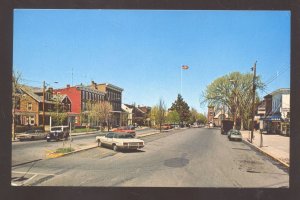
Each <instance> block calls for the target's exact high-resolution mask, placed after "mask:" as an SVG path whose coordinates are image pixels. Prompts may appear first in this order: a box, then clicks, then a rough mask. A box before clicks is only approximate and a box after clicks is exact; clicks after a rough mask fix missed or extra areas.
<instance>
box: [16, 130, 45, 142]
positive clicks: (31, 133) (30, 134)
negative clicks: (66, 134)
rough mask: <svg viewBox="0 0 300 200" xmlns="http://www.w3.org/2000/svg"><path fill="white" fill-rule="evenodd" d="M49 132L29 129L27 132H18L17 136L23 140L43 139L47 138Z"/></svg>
mask: <svg viewBox="0 0 300 200" xmlns="http://www.w3.org/2000/svg"><path fill="white" fill-rule="evenodd" d="M46 135H47V133H46V132H44V131H43V130H28V131H26V132H25V133H17V134H16V138H17V139H19V140H20V141H23V140H41V139H45V138H46Z"/></svg>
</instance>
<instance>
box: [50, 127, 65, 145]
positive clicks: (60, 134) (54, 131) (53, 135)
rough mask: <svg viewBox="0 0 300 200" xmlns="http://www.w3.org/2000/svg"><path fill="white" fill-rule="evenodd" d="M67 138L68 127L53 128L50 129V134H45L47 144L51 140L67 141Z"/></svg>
mask: <svg viewBox="0 0 300 200" xmlns="http://www.w3.org/2000/svg"><path fill="white" fill-rule="evenodd" d="M68 138H69V127H68V126H53V127H51V130H50V133H48V134H47V137H46V139H47V142H50V141H51V140H55V141H58V140H67V139H68Z"/></svg>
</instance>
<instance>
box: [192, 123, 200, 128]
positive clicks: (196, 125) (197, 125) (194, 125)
mask: <svg viewBox="0 0 300 200" xmlns="http://www.w3.org/2000/svg"><path fill="white" fill-rule="evenodd" d="M191 127H192V128H200V127H201V126H200V125H199V124H193V125H192V126H191Z"/></svg>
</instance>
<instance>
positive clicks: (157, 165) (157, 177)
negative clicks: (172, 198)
mask: <svg viewBox="0 0 300 200" xmlns="http://www.w3.org/2000/svg"><path fill="white" fill-rule="evenodd" d="M143 139H144V140H145V142H146V145H145V147H144V148H143V150H142V151H135V152H117V153H116V152H114V151H112V150H111V149H107V148H100V147H99V148H94V149H91V150H87V151H83V152H79V153H76V154H73V155H69V156H65V157H61V158H56V159H48V160H42V161H37V162H33V163H28V164H25V165H21V166H16V167H13V168H12V181H13V185H21V184H24V185H32V186H35V185H38V186H57V185H62V186H130V187H135V186H138V187H140V186H145V187H288V181H289V175H288V173H287V171H286V170H285V169H282V168H281V167H280V165H278V164H277V163H275V162H274V161H272V160H270V159H269V158H268V157H266V156H264V155H262V154H261V153H259V152H256V151H255V150H253V149H251V148H250V147H249V146H247V145H246V144H244V143H242V142H231V141H228V139H227V137H226V136H225V135H221V134H220V131H219V130H217V129H205V128H198V129H186V130H176V131H171V132H166V133H161V134H156V135H152V136H148V137H145V138H143Z"/></svg>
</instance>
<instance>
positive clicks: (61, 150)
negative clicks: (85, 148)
mask: <svg viewBox="0 0 300 200" xmlns="http://www.w3.org/2000/svg"><path fill="white" fill-rule="evenodd" d="M72 151H74V149H73V148H70V147H68V148H59V149H56V151H55V152H54V153H70V152H72Z"/></svg>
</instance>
